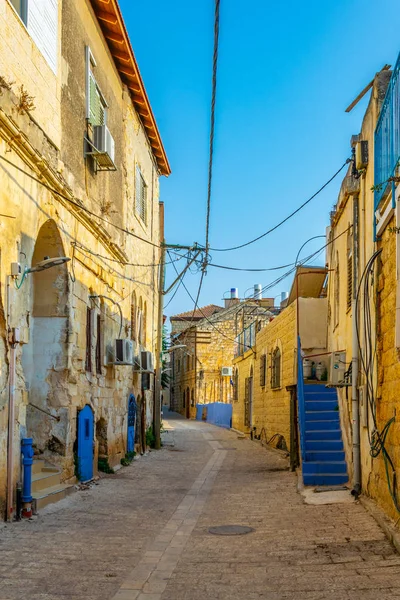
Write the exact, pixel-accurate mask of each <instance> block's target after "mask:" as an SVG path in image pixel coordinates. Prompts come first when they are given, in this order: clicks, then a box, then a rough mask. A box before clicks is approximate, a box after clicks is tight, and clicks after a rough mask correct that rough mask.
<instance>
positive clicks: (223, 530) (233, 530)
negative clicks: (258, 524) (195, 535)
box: [208, 525, 254, 535]
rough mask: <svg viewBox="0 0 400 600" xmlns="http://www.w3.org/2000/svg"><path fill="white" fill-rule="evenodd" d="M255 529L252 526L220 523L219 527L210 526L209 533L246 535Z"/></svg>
mask: <svg viewBox="0 0 400 600" xmlns="http://www.w3.org/2000/svg"><path fill="white" fill-rule="evenodd" d="M252 531H254V529H253V528H252V527H245V526H244V525H219V526H218V527H210V529H209V530H208V532H209V533H212V534H213V535H245V534H246V533H251V532H252Z"/></svg>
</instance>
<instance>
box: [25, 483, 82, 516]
mask: <svg viewBox="0 0 400 600" xmlns="http://www.w3.org/2000/svg"><path fill="white" fill-rule="evenodd" d="M74 490H75V486H74V485H68V484H65V483H59V484H58V485H53V486H51V487H48V488H45V489H42V490H39V491H37V492H33V493H32V497H33V500H34V504H35V507H36V510H37V511H38V510H40V509H42V508H44V507H45V506H48V505H49V504H53V503H54V502H58V501H59V500H62V499H63V498H65V497H66V496H67V495H69V494H71V493H72V492H73V491H74Z"/></svg>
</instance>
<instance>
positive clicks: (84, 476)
mask: <svg viewBox="0 0 400 600" xmlns="http://www.w3.org/2000/svg"><path fill="white" fill-rule="evenodd" d="M93 423H94V419H93V411H92V409H91V408H90V406H89V405H86V406H85V408H83V409H82V410H81V411H80V412H79V413H78V469H79V471H78V474H79V479H80V480H81V481H88V480H89V479H92V477H93Z"/></svg>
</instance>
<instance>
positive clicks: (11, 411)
mask: <svg viewBox="0 0 400 600" xmlns="http://www.w3.org/2000/svg"><path fill="white" fill-rule="evenodd" d="M10 341H11V340H10ZM15 353H16V344H15V343H12V342H11V345H10V373H9V400H8V447H7V521H12V518H13V512H14V508H13V496H14V484H13V470H14V448H13V446H14V421H15V406H14V405H15Z"/></svg>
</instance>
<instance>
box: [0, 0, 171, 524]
mask: <svg viewBox="0 0 400 600" xmlns="http://www.w3.org/2000/svg"><path fill="white" fill-rule="evenodd" d="M0 24H1V30H2V32H3V35H2V37H1V40H0V88H1V95H0V167H1V170H0V178H1V186H0V188H1V189H0V213H1V214H2V216H1V217H0V227H1V238H0V246H1V248H0V252H1V265H0V267H1V273H2V278H1V297H0V381H1V386H0V455H1V457H2V458H1V459H0V503H1V508H2V509H3V508H4V505H5V499H6V492H7V488H10V486H12V489H11V497H13V496H14V492H15V484H16V481H17V480H19V479H20V458H19V457H20V441H21V438H24V437H32V439H33V445H34V449H35V453H36V454H37V455H41V456H42V457H44V458H46V459H47V460H48V461H50V462H51V464H55V465H57V466H59V468H60V469H61V473H62V480H63V481H66V482H68V481H74V479H75V477H76V476H78V477H79V478H81V479H82V478H90V476H92V475H93V472H95V470H96V466H97V458H98V456H102V457H103V458H104V459H105V460H106V461H108V462H109V464H110V465H111V466H113V465H116V464H117V463H119V461H120V459H121V457H123V456H124V455H125V453H126V451H127V450H129V449H130V450H133V446H132V444H134V443H135V440H134V439H133V438H132V423H133V422H136V426H137V427H136V429H138V428H139V429H140V428H141V429H142V434H144V430H145V429H146V428H147V427H149V426H150V424H151V422H152V416H153V415H152V413H153V396H152V394H153V392H152V390H151V389H143V381H142V380H143V377H142V376H141V375H140V368H139V366H138V365H139V363H140V358H141V356H142V355H141V351H142V350H147V351H148V352H150V353H151V354H154V352H155V349H156V348H155V344H156V334H157V332H156V314H157V303H158V281H157V270H156V268H155V267H154V266H153V265H157V263H158V262H159V259H160V240H161V239H163V207H162V205H161V204H160V201H159V177H160V176H161V175H168V174H169V172H170V170H169V165H168V161H167V158H166V155H165V151H164V148H163V146H162V142H161V139H160V135H159V133H158V130H157V126H156V123H155V120H154V117H153V114H152V111H151V107H150V104H149V101H148V98H147V95H146V92H145V88H144V84H143V81H142V79H141V76H140V73H139V70H138V67H137V64H136V60H135V57H134V54H133V51H132V47H131V45H130V41H129V38H128V35H127V32H126V29H125V26H124V24H123V20H122V16H121V13H120V9H119V6H118V3H117V1H116V0H111V1H110V2H109V3H107V10H104V3H102V2H100V1H98V0H91V1H89V0H84V1H81V0H71V1H68V2H66V1H61V0H43V1H39V0H29V2H19V1H18V2H17V0H6V1H4V2H2V3H1V8H0ZM48 257H49V258H55V257H65V258H68V259H70V260H69V261H68V262H63V261H58V263H61V264H56V265H55V266H52V267H51V268H48V269H45V270H44V269H43V270H42V267H40V268H39V269H38V268H37V266H38V264H39V266H40V264H41V261H43V259H46V258H48ZM50 263H51V261H50ZM50 263H47V264H50ZM18 265H19V266H18ZM32 269H33V270H32ZM116 339H121V340H123V342H121V345H123V346H124V349H122V350H121V352H123V354H121V355H118V349H117V346H116V341H115V340H116ZM127 340H131V341H132V344H130V343H128V342H126V341H127ZM147 360H148V359H147ZM118 362H119V363H124V362H125V363H127V364H125V365H124V364H120V365H118V364H117V363H118ZM132 365H135V366H132ZM145 387H146V388H149V387H151V385H148V379H146V385H145ZM129 406H130V417H131V418H130V419H128V407H129ZM135 413H137V416H136V419H134V418H133V419H132V417H134V414H135ZM128 421H129V423H130V427H131V429H130V428H129V424H128ZM9 424H10V425H9ZM129 432H130V433H129ZM133 435H134V434H133ZM142 437H143V435H142ZM90 449H92V450H90ZM7 456H8V463H7V461H6V460H5V457H7ZM10 471H11V472H10ZM88 475H89V477H87V476H88ZM8 491H9V493H10V489H9V490H8ZM12 502H14V501H12ZM10 503H11V500H10V498H9V499H8V504H9V506H8V515H10V510H12V506H10Z"/></svg>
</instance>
